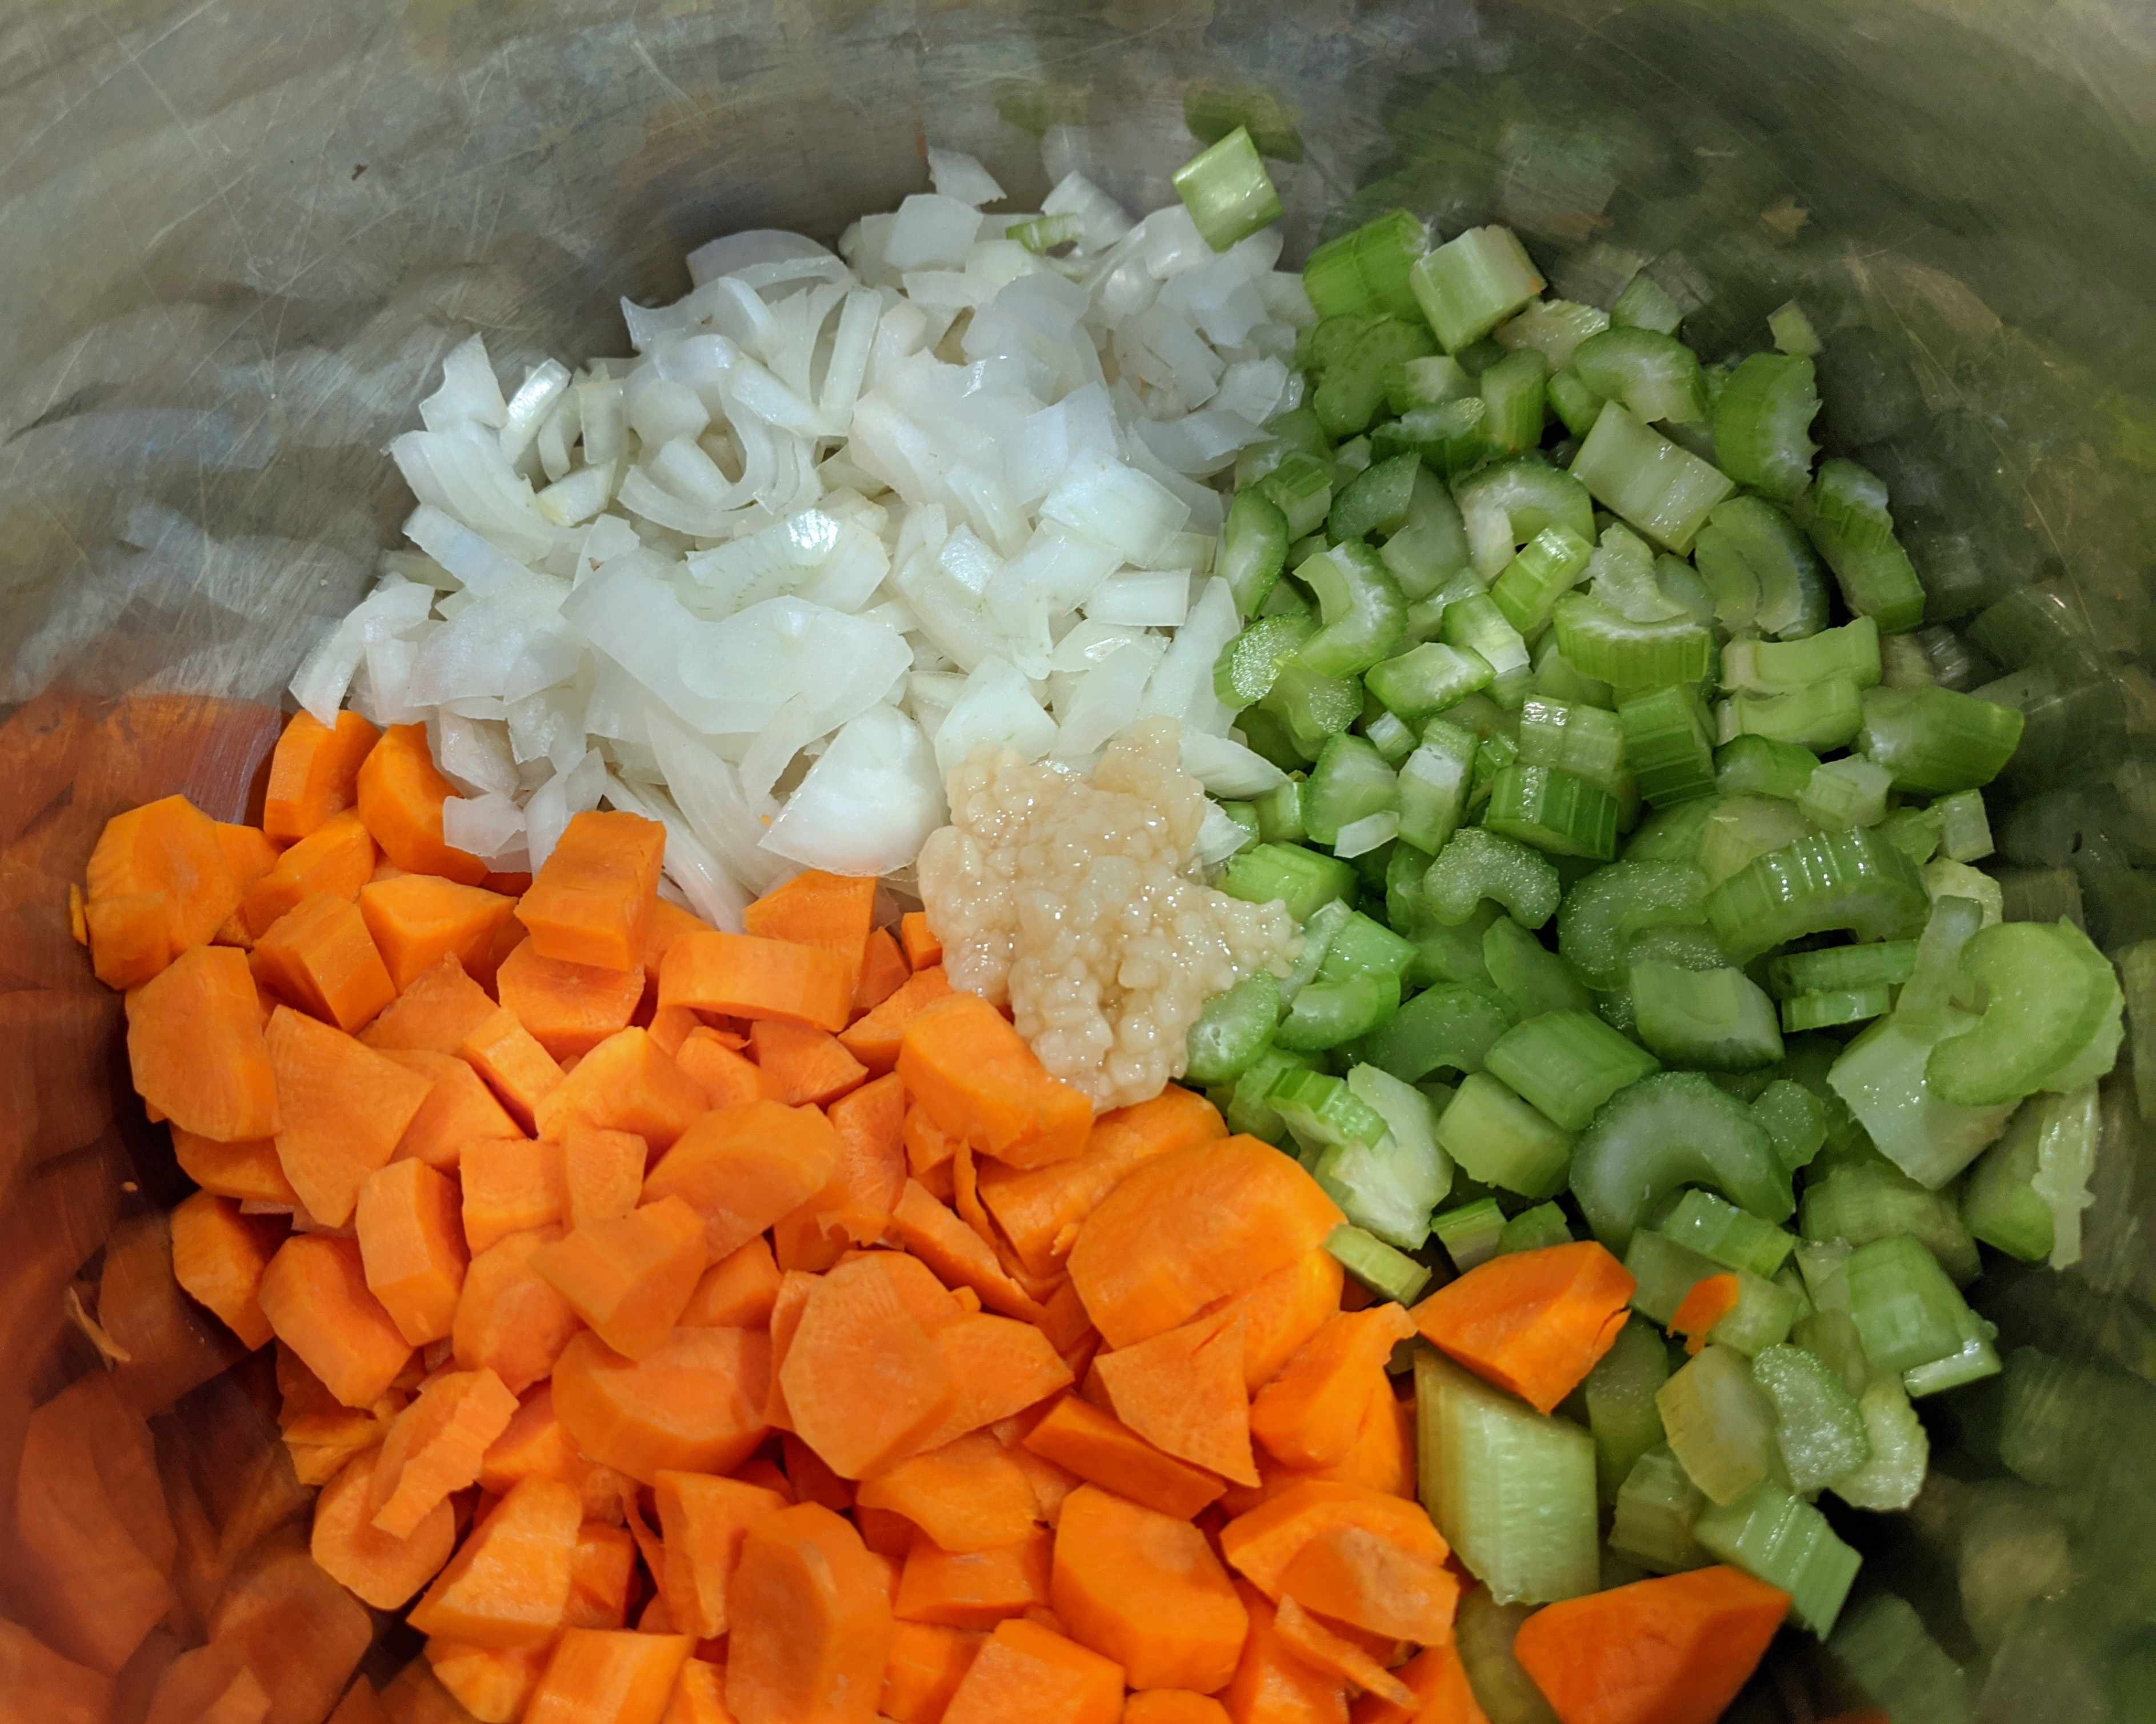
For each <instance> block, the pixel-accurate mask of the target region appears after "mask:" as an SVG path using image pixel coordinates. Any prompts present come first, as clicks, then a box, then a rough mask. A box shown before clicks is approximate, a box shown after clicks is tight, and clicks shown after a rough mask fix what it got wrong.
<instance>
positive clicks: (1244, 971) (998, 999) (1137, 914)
mask: <svg viewBox="0 0 2156 1724" xmlns="http://www.w3.org/2000/svg"><path fill="white" fill-rule="evenodd" d="M948 792H949V797H950V804H951V824H949V825H948V826H946V827H943V828H941V829H939V830H937V832H936V833H934V834H932V836H931V837H930V838H929V839H928V842H927V844H926V845H924V846H923V847H922V849H921V861H920V873H919V878H920V887H921V900H922V903H923V905H924V906H925V907H926V908H927V912H928V920H929V925H930V926H932V927H933V928H934V929H935V930H936V932H937V937H938V938H939V939H941V940H942V943H943V962H944V965H945V967H946V968H947V970H948V972H949V973H950V977H951V982H952V985H953V986H954V987H957V988H966V989H969V990H970V991H972V992H973V993H978V994H981V995H983V996H984V997H985V998H988V999H989V1000H991V1001H993V1002H994V1003H997V1004H999V1005H1000V1004H1002V1003H1004V1002H1005V1001H1008V1002H1009V1004H1010V1008H1011V1015H1012V1019H1013V1021H1014V1023H1015V1024H1016V1025H1017V1026H1018V1031H1019V1034H1021V1035H1022V1036H1024V1038H1025V1039H1026V1040H1027V1041H1028V1042H1029V1043H1030V1044H1032V1047H1033V1050H1034V1053H1035V1054H1037V1055H1039V1059H1040V1062H1041V1064H1042V1065H1045V1066H1046V1067H1047V1068H1048V1070H1050V1071H1051V1072H1052V1073H1054V1074H1055V1075H1056V1076H1057V1077H1060V1078H1061V1079H1062V1080H1064V1081H1065V1082H1066V1083H1069V1084H1070V1085H1074V1086H1075V1087H1076V1088H1077V1089H1079V1090H1083V1091H1084V1092H1085V1094H1086V1095H1087V1096H1088V1097H1089V1098H1090V1099H1091V1101H1092V1103H1093V1105H1094V1106H1095V1107H1096V1108H1100V1109H1104V1110H1105V1109H1107V1108H1111V1107H1123V1106H1129V1105H1130V1104H1132V1102H1137V1101H1146V1100H1147V1099H1149V1098H1150V1097H1152V1096H1153V1095H1158V1094H1159V1093H1160V1090H1161V1089H1162V1087H1163V1085H1166V1084H1168V1083H1169V1082H1170V1081H1172V1080H1174V1079H1176V1078H1178V1077H1180V1076H1182V1075H1183V1067H1184V1064H1185V1061H1186V1059H1187V1057H1188V1045H1187V1043H1188V1035H1189V1031H1190V1026H1191V1025H1192V1024H1195V1023H1196V1022H1197V1021H1198V1016H1199V1012H1200V1010H1201V1009H1203V1008H1204V1004H1205V1002H1206V1001H1207V1000H1208V999H1209V998H1212V997H1213V995H1214V994H1216V993H1220V992H1221V991H1222V990H1224V989H1225V988H1232V987H1233V986H1234V985H1235V983H1237V982H1240V981H1241V980H1242V979H1243V978H1244V977H1246V976H1250V975H1254V974H1255V973H1256V972H1258V971H1259V970H1260V969H1270V971H1271V972H1273V973H1274V974H1275V975H1276V976H1285V975H1286V974H1287V972H1288V970H1289V968H1290V967H1291V965H1292V963H1293V962H1294V960H1295V957H1296V954H1297V952H1299V951H1300V949H1301V936H1300V935H1299V934H1298V933H1297V932H1296V925H1295V921H1294V919H1293V918H1292V917H1291V916H1289V915H1288V913H1287V911H1286V910H1285V909H1284V908H1283V907H1282V906H1280V905H1278V904H1271V905H1263V904H1245V903H1244V902H1242V901H1241V900H1239V899H1235V898H1230V897H1229V896H1228V895H1227V894H1225V893H1224V892H1220V891H1217V890H1214V889H1213V888H1212V887H1210V886H1209V885H1206V884H1205V881H1204V871H1203V870H1202V869H1201V867H1200V866H1199V861H1198V854H1197V847H1198V830H1199V825H1200V824H1202V823H1203V821H1204V817H1205V793H1204V788H1203V787H1202V786H1200V785H1199V782H1198V781H1197V780H1196V779H1195V778H1193V777H1191V776H1190V775H1189V774H1188V772H1184V771H1183V768H1182V766H1181V764H1180V749H1179V745H1178V736H1177V729H1176V725H1175V722H1174V721H1173V720H1172V719H1156V720H1152V721H1149V722H1147V723H1142V724H1139V725H1135V726H1132V727H1131V728H1130V729H1129V730H1127V731H1125V732H1124V733H1123V735H1122V736H1121V737H1120V738H1119V739H1118V740H1117V741H1115V742H1114V743H1113V744H1111V746H1110V747H1108V748H1107V749H1106V752H1103V753H1102V755H1101V759H1100V762H1099V764H1098V765H1097V766H1096V767H1094V769H1093V774H1092V777H1091V780H1090V781H1089V780H1088V779H1087V778H1086V777H1085V776H1084V775H1083V774H1081V773H1080V772H1076V771H1074V770H1073V769H1071V768H1070V767H1066V766H1061V765H1058V764H1057V763H1056V762H1054V761H1047V762H1042V763H1041V764H1040V765H1039V766H1029V765H1027V764H1026V762H1024V759H1022V758H1021V757H1019V755H1018V754H1017V753H1016V752H1014V751H1013V750H1010V749H1008V748H1004V749H991V748H986V747H983V748H978V749H976V750H975V751H974V752H973V754H972V756H971V757H968V759H967V761H966V762H965V763H964V764H963V765H962V766H960V767H958V768H957V770H956V771H954V772H952V774H951V777H950V780H949V784H948Z"/></svg>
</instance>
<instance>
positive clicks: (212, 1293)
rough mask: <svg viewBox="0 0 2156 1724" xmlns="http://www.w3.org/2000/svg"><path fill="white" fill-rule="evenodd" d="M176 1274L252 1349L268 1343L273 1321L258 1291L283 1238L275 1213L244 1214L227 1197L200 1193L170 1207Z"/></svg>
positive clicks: (190, 1293)
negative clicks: (266, 1214) (274, 1216)
mask: <svg viewBox="0 0 2156 1724" xmlns="http://www.w3.org/2000/svg"><path fill="white" fill-rule="evenodd" d="M284 1233H285V1228H284V1224H283V1223H282V1222H281V1221H279V1220H277V1219H275V1218H273V1217H268V1216H260V1215H243V1214H241V1213H239V1204H237V1203H234V1202H233V1200H232V1199H231V1198H220V1197H213V1196H212V1195H211V1194H210V1193H208V1192H206V1191H198V1192H197V1193H194V1195H193V1196H192V1197H190V1198H187V1199H186V1200H185V1201H184V1202H182V1203H180V1204H179V1205H178V1207H177V1208H175V1209H174V1210H173V1211H172V1273H173V1275H175V1276H177V1278H178V1280H179V1283H180V1285H182V1287H184V1288H186V1289H187V1296H188V1297H189V1298H191V1299H193V1300H194V1301H197V1302H198V1304H201V1305H203V1306H208V1308H209V1309H210V1310H211V1311H215V1312H216V1313H217V1315H218V1319H219V1321H222V1322H223V1325H224V1326H225V1327H226V1328H228V1329H229V1330H231V1331H232V1332H233V1333H234V1335H237V1336H238V1337H239V1338H240V1340H241V1341H242V1342H244V1343H245V1344H246V1345H247V1346H248V1347H264V1346H267V1345H268V1344H269V1338H270V1333H269V1318H267V1317H265V1316H263V1315H262V1306H261V1304H260V1301H259V1300H258V1299H257V1298H256V1295H257V1294H258V1293H259V1291H260V1290H261V1286H262V1271H263V1270H264V1269H266V1268H267V1267H268V1266H269V1259H270V1257H271V1255H273V1254H274V1253H275V1251H276V1249H277V1247H278V1245H279V1244H281V1243H282V1241H283V1237H284Z"/></svg>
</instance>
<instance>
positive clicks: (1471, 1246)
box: [1430, 1198, 1505, 1275]
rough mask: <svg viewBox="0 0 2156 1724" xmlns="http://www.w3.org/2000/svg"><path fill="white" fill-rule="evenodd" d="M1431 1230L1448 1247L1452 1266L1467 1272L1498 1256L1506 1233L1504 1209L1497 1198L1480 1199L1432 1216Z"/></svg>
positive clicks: (1446, 1251) (1462, 1272) (1446, 1248)
mask: <svg viewBox="0 0 2156 1724" xmlns="http://www.w3.org/2000/svg"><path fill="white" fill-rule="evenodd" d="M1430 1231H1431V1232H1432V1233H1433V1234H1436V1236H1437V1241H1438V1243H1439V1244H1441V1245H1443V1246H1444V1247H1445V1255H1447V1256H1448V1257H1450V1258H1451V1260H1452V1266H1453V1267H1454V1268H1455V1269H1456V1270H1459V1271H1460V1274H1462V1275H1466V1273H1467V1271H1468V1270H1471V1269H1473V1268H1474V1267H1475V1266H1476V1265H1477V1264H1479V1263H1487V1262H1488V1261H1489V1260H1491V1258H1492V1257H1495V1256H1496V1255H1497V1245H1498V1242H1499V1240H1501V1239H1502V1238H1503V1237H1504V1233H1505V1212H1504V1211H1503V1210H1502V1209H1500V1208H1498V1207H1497V1200H1496V1198H1476V1200H1475V1201H1474V1202H1473V1203H1462V1204H1460V1207H1459V1208H1455V1209H1447V1210H1445V1211H1443V1212H1442V1213H1440V1214H1437V1215H1435V1216H1433V1217H1431V1218H1430Z"/></svg>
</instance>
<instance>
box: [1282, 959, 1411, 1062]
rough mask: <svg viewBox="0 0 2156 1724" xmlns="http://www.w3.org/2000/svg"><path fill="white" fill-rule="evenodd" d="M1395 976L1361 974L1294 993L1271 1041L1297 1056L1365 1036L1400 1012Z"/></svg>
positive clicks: (1398, 992)
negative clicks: (1293, 997) (1292, 1000)
mask: <svg viewBox="0 0 2156 1724" xmlns="http://www.w3.org/2000/svg"><path fill="white" fill-rule="evenodd" d="M1399 1005H1400V984H1399V980H1398V978H1397V977H1390V976H1377V975H1371V974H1368V973H1364V974H1361V975H1355V976H1347V977H1342V978H1341V979H1339V980H1337V981H1318V982H1312V983H1310V984H1309V985H1308V986H1307V987H1306V988H1302V989H1301V990H1300V991H1298V992H1297V993H1296V997H1295V1003H1294V1004H1292V1005H1291V1006H1290V1007H1289V1008H1287V1015H1286V1017H1285V1018H1281V1025H1280V1029H1278V1030H1277V1031H1276V1032H1275V1034H1274V1039H1275V1040H1276V1042H1278V1043H1279V1044H1280V1045H1281V1047H1283V1048H1286V1049H1290V1050H1291V1052H1295V1053H1299V1054H1311V1053H1318V1052H1322V1050H1323V1049H1327V1048H1337V1047H1338V1046H1339V1045H1340V1044H1342V1043H1343V1042H1352V1041H1353V1040H1355V1039H1357V1038H1358V1037H1360V1036H1365V1035H1368V1034H1369V1033H1370V1032H1371V1031H1372V1030H1373V1029H1376V1028H1377V1027H1378V1025H1379V1024H1383V1022H1384V1021H1385V1020H1386V1019H1387V1018H1389V1017H1391V1016H1392V1015H1393V1013H1395V1012H1397V1011H1398V1010H1399Z"/></svg>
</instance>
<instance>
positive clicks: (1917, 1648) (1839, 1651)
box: [1829, 1593, 1971, 1724]
mask: <svg viewBox="0 0 2156 1724" xmlns="http://www.w3.org/2000/svg"><path fill="white" fill-rule="evenodd" d="M1829 1650H1831V1651H1832V1652H1833V1654H1834V1655H1835V1658H1836V1659H1838V1660H1840V1662H1841V1665H1842V1666H1843V1668H1845V1670H1848V1672H1849V1674H1850V1675H1851V1676H1852V1677H1853V1678H1854V1679H1855V1680H1856V1682H1857V1684H1858V1685H1859V1686H1861V1688H1862V1689H1863V1690H1864V1691H1865V1692H1866V1694H1867V1695H1869V1696H1871V1698H1872V1699H1873V1700H1874V1701H1877V1702H1878V1703H1879V1704H1880V1706H1882V1707H1884V1708H1885V1709H1886V1713H1887V1716H1890V1717H1892V1718H1893V1719H1894V1720H1895V1721H1896V1724H1969V1715H1970V1700H1971V1696H1970V1694H1969V1681H1968V1678H1967V1677H1966V1676H1965V1675H1963V1671H1962V1668H1961V1666H1960V1665H1958V1664H1956V1663H1955V1662H1954V1661H1953V1660H1952V1659H1950V1658H1948V1656H1947V1655H1946V1653H1945V1651H1944V1650H1943V1649H1942V1648H1941V1647H1940V1645H1939V1643H1938V1641H1936V1640H1934V1639H1933V1638H1932V1637H1931V1635H1930V1634H1928V1633H1927V1632H1926V1631H1925V1629H1924V1624H1923V1622H1922V1619H1920V1618H1919V1617H1918V1616H1917V1613H1916V1611H1915V1610H1914V1609H1912V1608H1911V1607H1910V1606H1909V1605H1908V1604H1907V1603H1905V1602H1904V1601H1903V1600H1902V1599H1900V1598H1897V1597H1895V1596H1894V1594H1893V1593H1876V1594H1874V1595H1873V1596H1872V1597H1871V1598H1867V1599H1866V1600H1865V1601H1864V1603H1861V1604H1860V1605H1859V1606H1858V1607H1857V1608H1856V1609H1854V1610H1852V1611H1851V1612H1850V1613H1849V1614H1848V1615H1847V1616H1846V1617H1845V1619H1843V1620H1842V1622H1841V1624H1840V1627H1839V1629H1837V1631H1836V1632H1835V1636H1834V1639H1833V1640H1832V1642H1831V1643H1830V1649H1829Z"/></svg>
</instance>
